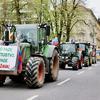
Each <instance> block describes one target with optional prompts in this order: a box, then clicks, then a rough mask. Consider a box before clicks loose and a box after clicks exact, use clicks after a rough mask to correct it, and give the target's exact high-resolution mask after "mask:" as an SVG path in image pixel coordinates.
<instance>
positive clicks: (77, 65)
mask: <svg viewBox="0 0 100 100" xmlns="http://www.w3.org/2000/svg"><path fill="white" fill-rule="evenodd" d="M72 68H73V70H78V69H79V62H78V61H77V63H76V64H73V65H72Z"/></svg>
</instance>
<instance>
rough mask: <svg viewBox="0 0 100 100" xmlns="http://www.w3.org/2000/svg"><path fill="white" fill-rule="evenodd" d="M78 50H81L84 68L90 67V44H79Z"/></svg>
mask: <svg viewBox="0 0 100 100" xmlns="http://www.w3.org/2000/svg"><path fill="white" fill-rule="evenodd" d="M79 45H80V49H82V55H83V63H84V66H85V67H88V66H91V65H92V48H91V46H90V43H79Z"/></svg>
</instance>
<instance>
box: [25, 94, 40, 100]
mask: <svg viewBox="0 0 100 100" xmlns="http://www.w3.org/2000/svg"><path fill="white" fill-rule="evenodd" d="M37 97H39V95H35V96H32V97H30V98H28V99H26V100H33V99H35V98H37Z"/></svg>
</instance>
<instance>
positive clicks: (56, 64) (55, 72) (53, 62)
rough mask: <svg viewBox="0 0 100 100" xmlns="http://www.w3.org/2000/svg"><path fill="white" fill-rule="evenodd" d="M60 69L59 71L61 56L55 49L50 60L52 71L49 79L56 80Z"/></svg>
mask: <svg viewBox="0 0 100 100" xmlns="http://www.w3.org/2000/svg"><path fill="white" fill-rule="evenodd" d="M58 71H59V56H58V52H57V50H56V49H55V50H54V51H53V54H52V59H51V60H50V71H49V74H48V77H47V78H48V80H49V81H56V80H57V78H58Z"/></svg>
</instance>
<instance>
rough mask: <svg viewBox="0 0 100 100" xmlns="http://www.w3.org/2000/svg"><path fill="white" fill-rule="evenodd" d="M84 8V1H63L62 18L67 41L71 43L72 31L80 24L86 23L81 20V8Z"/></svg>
mask: <svg viewBox="0 0 100 100" xmlns="http://www.w3.org/2000/svg"><path fill="white" fill-rule="evenodd" d="M80 6H83V1H82V0H61V8H62V9H61V12H62V13H61V16H62V18H63V21H62V22H63V24H64V25H63V27H64V29H65V33H66V37H67V38H66V41H69V39H70V35H71V30H72V29H73V27H74V26H75V25H76V24H77V23H78V22H84V23H85V21H84V20H81V19H79V16H81V15H80V14H79V7H80Z"/></svg>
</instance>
